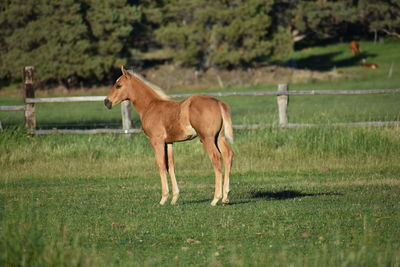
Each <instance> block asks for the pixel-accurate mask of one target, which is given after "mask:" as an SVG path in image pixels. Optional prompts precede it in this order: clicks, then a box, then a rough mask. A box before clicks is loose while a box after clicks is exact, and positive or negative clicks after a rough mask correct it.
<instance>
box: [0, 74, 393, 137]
mask: <svg viewBox="0 0 400 267" xmlns="http://www.w3.org/2000/svg"><path fill="white" fill-rule="evenodd" d="M33 71H34V68H33V67H25V69H24V100H25V105H24V106H0V111H24V112H25V127H26V128H27V130H28V132H30V133H32V134H49V133H76V134H97V133H125V134H132V133H140V132H142V130H141V129H133V128H132V119H131V105H130V103H129V102H128V101H124V102H122V103H121V118H122V129H89V130H75V129H74V130H72V129H62V130H61V129H52V130H38V129H36V115H35V113H36V112H35V104H40V103H67V102H102V101H104V98H105V96H75V97H46V98H38V97H35V92H34V88H33ZM396 93H400V89H374V90H307V91H289V90H288V85H287V84H279V85H278V90H277V91H259V92H220V93H204V94H205V95H209V96H214V97H226V96H276V97H277V104H278V112H279V122H278V123H276V124H253V125H234V129H259V128H265V127H274V126H279V127H288V128H295V127H315V126H319V124H295V123H289V121H288V100H289V96H291V95H361V94H396ZM191 95H192V94H171V95H170V97H171V98H182V97H189V96H191ZM329 125H332V126H349V127H357V126H391V125H400V121H390V122H351V123H333V124H329Z"/></svg>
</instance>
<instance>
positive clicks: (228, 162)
mask: <svg viewBox="0 0 400 267" xmlns="http://www.w3.org/2000/svg"><path fill="white" fill-rule="evenodd" d="M218 148H219V150H220V151H221V154H222V159H223V162H224V169H225V175H224V188H223V197H222V203H224V204H228V203H229V198H228V194H229V191H230V187H229V176H230V173H231V167H232V159H233V151H232V149H231V148H230V147H229V145H228V144H227V142H226V139H225V136H224V135H223V133H221V134H220V135H219V137H218Z"/></svg>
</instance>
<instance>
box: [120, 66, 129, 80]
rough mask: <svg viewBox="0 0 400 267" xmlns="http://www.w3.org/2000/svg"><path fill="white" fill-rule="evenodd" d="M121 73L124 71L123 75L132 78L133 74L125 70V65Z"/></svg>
mask: <svg viewBox="0 0 400 267" xmlns="http://www.w3.org/2000/svg"><path fill="white" fill-rule="evenodd" d="M121 71H122V74H123V75H124V76H126V77H127V78H129V77H130V75H131V74H130V73H129V72H128V71H127V70H126V69H125V68H124V66H123V65H121Z"/></svg>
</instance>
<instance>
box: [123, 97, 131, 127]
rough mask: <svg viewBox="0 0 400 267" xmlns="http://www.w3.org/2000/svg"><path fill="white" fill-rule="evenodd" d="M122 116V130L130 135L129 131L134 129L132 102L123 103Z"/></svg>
mask: <svg viewBox="0 0 400 267" xmlns="http://www.w3.org/2000/svg"><path fill="white" fill-rule="evenodd" d="M121 116H122V129H124V130H125V133H128V130H130V129H132V118H131V102H129V100H125V101H122V103H121Z"/></svg>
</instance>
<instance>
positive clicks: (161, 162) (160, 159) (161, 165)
mask: <svg viewBox="0 0 400 267" xmlns="http://www.w3.org/2000/svg"><path fill="white" fill-rule="evenodd" d="M150 142H151V145H152V147H153V150H154V153H155V156H156V162H157V167H158V171H159V172H160V177H161V192H162V195H161V201H160V205H164V204H165V203H166V202H167V199H168V195H169V189H168V181H167V162H166V144H165V143H164V142H163V141H160V140H150Z"/></svg>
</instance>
